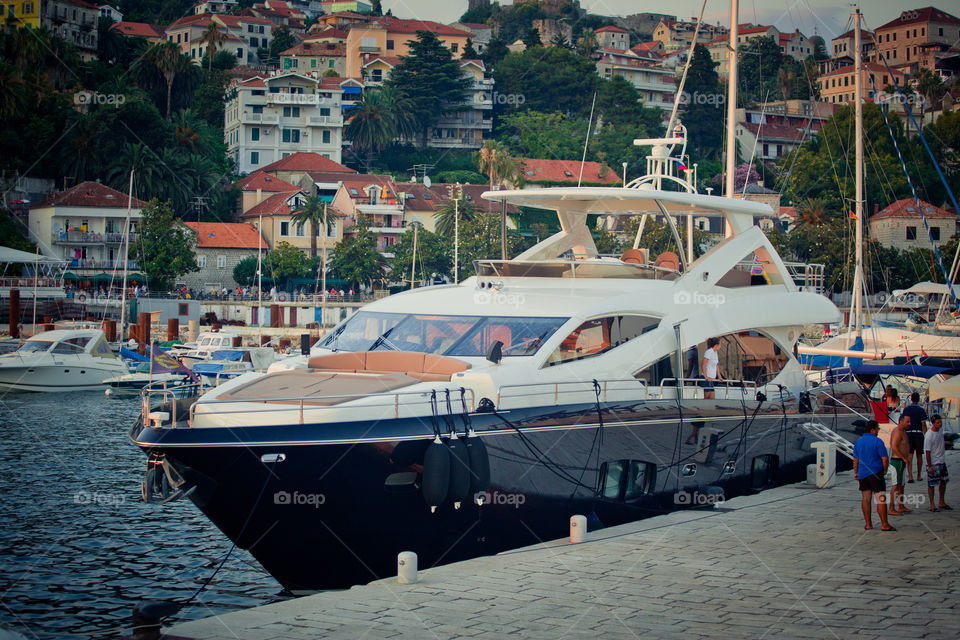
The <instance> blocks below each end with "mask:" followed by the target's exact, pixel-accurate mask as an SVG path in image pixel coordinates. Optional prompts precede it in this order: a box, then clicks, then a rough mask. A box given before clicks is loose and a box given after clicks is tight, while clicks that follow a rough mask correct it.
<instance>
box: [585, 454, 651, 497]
mask: <svg viewBox="0 0 960 640" xmlns="http://www.w3.org/2000/svg"><path fill="white" fill-rule="evenodd" d="M656 484H657V465H656V464H654V463H652V462H644V461H642V460H616V461H613V462H604V463H603V464H602V465H600V486H599V487H598V492H599V494H600V497H601V498H605V499H607V500H621V501H624V502H629V501H631V500H637V499H639V498H642V497H643V496H645V495H649V494H650V493H652V492H653V490H654V488H655V487H656Z"/></svg>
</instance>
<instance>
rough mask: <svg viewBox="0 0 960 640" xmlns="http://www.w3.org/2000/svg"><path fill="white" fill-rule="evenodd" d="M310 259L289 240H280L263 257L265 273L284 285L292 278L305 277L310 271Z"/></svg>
mask: <svg viewBox="0 0 960 640" xmlns="http://www.w3.org/2000/svg"><path fill="white" fill-rule="evenodd" d="M311 265H312V263H311V262H310V259H309V258H308V257H307V256H306V254H304V253H303V251H300V249H297V248H296V247H295V246H293V245H292V244H290V243H289V242H279V243H277V246H276V247H275V248H274V249H273V250H272V251H270V252H269V253H267V255H266V256H265V257H264V258H263V272H264V275H269V276H270V277H271V278H273V279H274V280H275V281H278V282H282V283H283V284H284V286H285V285H286V284H287V283H288V282H289V280H290V279H291V278H303V277H306V276H307V275H308V274H309V273H310V267H311Z"/></svg>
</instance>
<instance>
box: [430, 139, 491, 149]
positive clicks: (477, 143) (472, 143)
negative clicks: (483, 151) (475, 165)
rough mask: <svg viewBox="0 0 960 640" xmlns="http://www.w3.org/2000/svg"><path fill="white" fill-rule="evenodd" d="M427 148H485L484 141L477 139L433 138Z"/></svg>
mask: <svg viewBox="0 0 960 640" xmlns="http://www.w3.org/2000/svg"><path fill="white" fill-rule="evenodd" d="M427 146H430V147H434V148H436V149H479V148H480V147H482V146H483V141H482V140H477V139H476V138H472V137H471V138H431V139H430V140H429V141H428V142H427Z"/></svg>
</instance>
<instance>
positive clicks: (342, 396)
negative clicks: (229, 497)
mask: <svg viewBox="0 0 960 640" xmlns="http://www.w3.org/2000/svg"><path fill="white" fill-rule="evenodd" d="M460 389H461V387H458V388H455V389H449V391H450V392H451V393H450V401H451V408H452V412H450V411H447V408H446V405H447V403H446V393H445V391H446V390H445V389H437V390H436V391H437V393H436V401H437V404H436V407H437V415H438V416H458V415H461V414H462V411H457V409H459V408H462V405H461V403H460ZM464 391H465V394H466V396H467V398H468V400H467V411H469V412H470V413H473V411H474V409H475V407H476V402H475V396H474V393H473V390H471V389H464ZM410 397H419V398H422V399H423V400H422V401H421V402H401V398H410ZM433 397H434V394H433V393H431V392H429V391H399V392H396V393H383V392H377V393H335V394H330V395H311V396H290V397H271V398H233V399H226V400H220V399H217V400H204V401H203V403H202V405H203V406H204V407H209V406H211V405H218V404H228V405H237V404H238V403H242V404H250V403H253V404H264V405H267V404H269V405H272V406H271V408H270V411H297V412H298V414H299V422H298V424H304V422H303V413H304V407H306V408H307V409H308V410H310V411H315V410H323V409H338V410H342V409H375V408H378V407H392V408H393V417H394V418H399V417H400V408H401V407H403V408H409V407H411V406H419V405H427V406H428V407H430V406H431V404H432V399H433ZM367 398H385V399H389V401H388V402H381V403H373V404H370V403H363V404H355V405H351V404H346V402H348V401H353V400H363V399H367ZM318 400H337V401H339V402H337V404H328V405H323V404H312V403H314V402H316V401H318ZM287 403H294V406H291V407H281V406H277V405H283V404H287ZM197 404H198V403H194V404H192V405H191V406H190V414H189V417H188V419H187V424H188V426H189V427H191V428H192V427H193V420H194V418H195V416H196V408H197ZM239 413H250V409H249V407H247V408H242V409H232V410H231V409H227V410H215V411H206V410H205V411H204V412H203V415H204V416H211V415H216V416H220V415H229V414H239Z"/></svg>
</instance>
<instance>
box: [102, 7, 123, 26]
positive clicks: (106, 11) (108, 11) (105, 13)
mask: <svg viewBox="0 0 960 640" xmlns="http://www.w3.org/2000/svg"><path fill="white" fill-rule="evenodd" d="M97 9H99V10H100V17H101V18H110V19H111V20H113V21H114V22H123V14H122V13H120V11H118V10H117V9H116V8H114V7H111V6H110V5H108V4H102V5H100V6H99V7H97Z"/></svg>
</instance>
